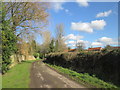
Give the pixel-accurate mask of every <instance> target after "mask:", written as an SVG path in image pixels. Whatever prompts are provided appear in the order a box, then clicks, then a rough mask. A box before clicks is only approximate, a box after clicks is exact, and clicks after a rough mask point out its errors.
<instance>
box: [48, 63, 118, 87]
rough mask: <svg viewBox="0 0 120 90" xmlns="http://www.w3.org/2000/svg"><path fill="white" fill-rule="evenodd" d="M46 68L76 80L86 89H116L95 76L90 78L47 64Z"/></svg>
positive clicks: (86, 74)
mask: <svg viewBox="0 0 120 90" xmlns="http://www.w3.org/2000/svg"><path fill="white" fill-rule="evenodd" d="M47 65H48V66H50V67H52V68H54V69H55V70H57V71H58V72H60V73H63V74H66V75H68V76H69V77H70V78H72V79H73V80H76V81H77V82H79V83H80V84H83V85H85V86H86V87H91V88H112V89H113V88H118V87H117V86H115V85H113V84H110V83H107V82H104V81H103V80H100V79H98V78H97V77H95V75H93V76H90V75H89V74H88V73H84V74H83V73H77V72H75V71H72V70H69V69H67V68H63V67H60V66H56V65H50V64H47Z"/></svg>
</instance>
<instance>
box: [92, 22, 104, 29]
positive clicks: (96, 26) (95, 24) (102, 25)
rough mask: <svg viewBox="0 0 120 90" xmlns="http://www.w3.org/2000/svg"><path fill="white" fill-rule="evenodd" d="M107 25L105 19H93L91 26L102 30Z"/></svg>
mask: <svg viewBox="0 0 120 90" xmlns="http://www.w3.org/2000/svg"><path fill="white" fill-rule="evenodd" d="M105 25H106V22H105V21H104V20H95V21H91V27H92V28H93V29H97V30H101V29H103V28H104V26H105Z"/></svg>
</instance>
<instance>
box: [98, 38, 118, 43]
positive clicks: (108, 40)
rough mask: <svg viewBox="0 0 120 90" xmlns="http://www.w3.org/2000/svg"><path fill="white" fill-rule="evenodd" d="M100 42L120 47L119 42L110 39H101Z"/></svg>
mask: <svg viewBox="0 0 120 90" xmlns="http://www.w3.org/2000/svg"><path fill="white" fill-rule="evenodd" d="M98 41H99V42H102V43H104V45H118V40H114V39H112V38H108V37H101V38H99V39H98Z"/></svg>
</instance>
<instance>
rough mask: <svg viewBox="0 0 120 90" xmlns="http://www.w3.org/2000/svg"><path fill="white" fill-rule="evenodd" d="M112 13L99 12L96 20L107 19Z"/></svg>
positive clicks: (110, 11)
mask: <svg viewBox="0 0 120 90" xmlns="http://www.w3.org/2000/svg"><path fill="white" fill-rule="evenodd" d="M111 13H112V10H109V11H106V12H100V13H98V14H97V15H96V17H97V18H99V17H107V16H109V15H110V14H111Z"/></svg>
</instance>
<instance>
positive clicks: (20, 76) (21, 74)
mask: <svg viewBox="0 0 120 90" xmlns="http://www.w3.org/2000/svg"><path fill="white" fill-rule="evenodd" d="M34 61H35V60H31V61H24V62H21V63H20V64H17V65H16V66H14V67H13V68H11V69H10V70H9V71H8V72H7V73H6V74H5V75H3V76H2V88H29V82H30V67H31V63H32V62H34Z"/></svg>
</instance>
